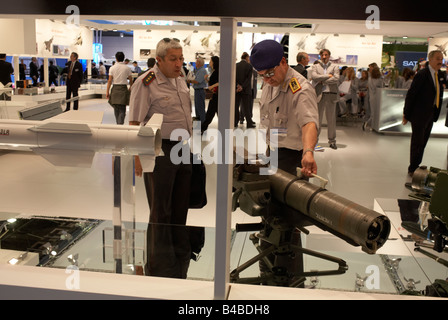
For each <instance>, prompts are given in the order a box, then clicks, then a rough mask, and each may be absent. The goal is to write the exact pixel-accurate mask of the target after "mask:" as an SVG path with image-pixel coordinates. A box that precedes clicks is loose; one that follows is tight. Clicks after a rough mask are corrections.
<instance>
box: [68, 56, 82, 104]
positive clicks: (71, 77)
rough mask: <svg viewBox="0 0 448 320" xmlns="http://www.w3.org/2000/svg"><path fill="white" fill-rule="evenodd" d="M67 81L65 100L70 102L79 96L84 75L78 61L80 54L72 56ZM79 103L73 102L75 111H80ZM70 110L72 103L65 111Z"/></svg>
mask: <svg viewBox="0 0 448 320" xmlns="http://www.w3.org/2000/svg"><path fill="white" fill-rule="evenodd" d="M67 69H68V70H67V79H66V86H67V89H66V95H65V98H66V99H67V100H68V99H70V98H71V96H72V94H73V98H75V97H77V96H78V89H79V87H80V86H81V82H82V79H83V77H84V73H83V71H82V64H81V62H79V61H78V54H77V53H76V52H72V53H71V55H70V61H69V62H68V66H67ZM78 105H79V101H78V100H75V101H74V102H73V110H78ZM69 110H70V102H67V107H66V109H65V111H69Z"/></svg>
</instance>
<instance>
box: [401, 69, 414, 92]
mask: <svg viewBox="0 0 448 320" xmlns="http://www.w3.org/2000/svg"><path fill="white" fill-rule="evenodd" d="M414 76H415V71H414V70H412V69H410V68H404V69H403V78H404V83H403V89H407V90H409V88H410V87H411V84H412V80H413V79H414Z"/></svg>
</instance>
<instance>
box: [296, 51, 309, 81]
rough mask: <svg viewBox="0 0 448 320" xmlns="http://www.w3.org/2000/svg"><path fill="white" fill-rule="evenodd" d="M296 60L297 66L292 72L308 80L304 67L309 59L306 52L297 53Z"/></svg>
mask: <svg viewBox="0 0 448 320" xmlns="http://www.w3.org/2000/svg"><path fill="white" fill-rule="evenodd" d="M296 59H297V65H296V66H295V67H294V70H296V71H297V72H298V73H300V74H301V75H302V76H304V77H305V78H307V79H308V71H307V70H306V66H307V65H308V63H310V57H309V56H308V54H307V53H306V52H299V53H298V54H297V57H296Z"/></svg>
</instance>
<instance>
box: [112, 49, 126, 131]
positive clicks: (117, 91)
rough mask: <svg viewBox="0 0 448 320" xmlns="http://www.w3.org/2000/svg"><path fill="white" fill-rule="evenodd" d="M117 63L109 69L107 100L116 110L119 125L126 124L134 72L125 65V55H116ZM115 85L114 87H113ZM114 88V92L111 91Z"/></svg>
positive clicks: (120, 53)
mask: <svg viewBox="0 0 448 320" xmlns="http://www.w3.org/2000/svg"><path fill="white" fill-rule="evenodd" d="M115 59H116V60H117V63H116V64H115V65H113V66H112V67H111V68H110V69H109V80H108V81H107V88H106V98H107V99H109V104H110V105H111V106H112V107H113V108H114V115H115V120H116V122H117V124H124V118H125V117H126V106H127V105H128V104H129V97H130V93H129V89H128V81H129V85H130V86H132V71H131V69H130V68H129V67H128V66H127V65H126V64H124V62H123V60H124V53H123V52H121V51H119V52H117V53H116V54H115ZM112 85H113V86H112ZM111 86H112V90H111V89H110V88H111Z"/></svg>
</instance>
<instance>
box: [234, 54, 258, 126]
mask: <svg viewBox="0 0 448 320" xmlns="http://www.w3.org/2000/svg"><path fill="white" fill-rule="evenodd" d="M252 71H253V68H252V66H251V64H250V62H249V54H248V53H247V52H244V53H243V54H242V55H241V61H240V62H238V63H237V64H236V85H237V90H236V95H235V127H236V126H238V120H239V121H240V123H243V122H244V119H246V128H248V129H250V128H255V123H254V121H253V120H252V109H251V106H252ZM240 104H241V109H240Z"/></svg>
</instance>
